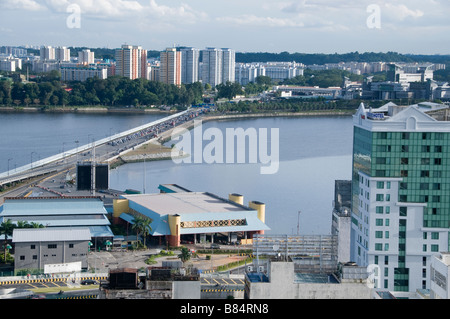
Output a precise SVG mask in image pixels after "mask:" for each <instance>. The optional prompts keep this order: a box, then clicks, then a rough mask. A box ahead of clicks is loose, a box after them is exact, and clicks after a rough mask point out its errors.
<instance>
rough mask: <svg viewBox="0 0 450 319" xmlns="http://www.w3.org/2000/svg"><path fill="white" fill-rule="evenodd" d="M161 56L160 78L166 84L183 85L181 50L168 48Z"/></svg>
mask: <svg viewBox="0 0 450 319" xmlns="http://www.w3.org/2000/svg"><path fill="white" fill-rule="evenodd" d="M160 57H161V64H160V67H159V80H160V81H161V82H163V83H165V84H173V85H177V86H179V85H181V52H180V51H177V49H176V48H167V49H166V51H163V52H161V55H160Z"/></svg>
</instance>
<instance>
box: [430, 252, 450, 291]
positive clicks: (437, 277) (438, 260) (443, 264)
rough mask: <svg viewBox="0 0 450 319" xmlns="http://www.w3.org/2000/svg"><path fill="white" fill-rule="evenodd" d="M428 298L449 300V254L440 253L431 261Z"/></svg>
mask: <svg viewBox="0 0 450 319" xmlns="http://www.w3.org/2000/svg"><path fill="white" fill-rule="evenodd" d="M430 275H431V285H430V298H432V299H450V286H449V284H448V283H449V278H450V253H449V252H442V253H440V254H439V255H435V256H433V258H432V259H431V269H430Z"/></svg>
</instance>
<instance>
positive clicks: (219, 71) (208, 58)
mask: <svg viewBox="0 0 450 319" xmlns="http://www.w3.org/2000/svg"><path fill="white" fill-rule="evenodd" d="M227 81H230V82H234V81H235V51H234V50H231V49H218V48H206V49H205V50H202V82H203V83H204V84H205V83H209V84H210V85H211V86H212V87H214V86H216V85H218V84H220V83H225V82H227Z"/></svg>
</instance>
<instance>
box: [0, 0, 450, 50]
mask: <svg viewBox="0 0 450 319" xmlns="http://www.w3.org/2000/svg"><path fill="white" fill-rule="evenodd" d="M448 5H449V4H448V3H447V2H445V1H441V0H427V1H417V0H414V1H405V0H402V1H396V2H395V3H391V2H387V3H383V2H381V3H380V2H378V3H374V2H373V1H369V0H364V1H360V2H358V4H354V3H352V2H350V1H348V0H347V1H339V3H336V2H331V1H328V0H321V1H314V2H311V1H308V0H304V1H300V2H293V1H283V2H280V1H276V2H269V1H263V2H261V1H258V2H256V1H245V2H239V3H238V2H236V3H231V4H230V2H226V3H225V2H221V1H215V2H214V3H208V2H205V1H200V0H196V1H191V2H190V3H189V4H184V3H181V2H180V1H178V0H176V1H175V0H174V1H172V2H171V3H170V4H165V3H164V4H163V3H161V2H160V1H158V0H148V1H146V0H135V1H125V0H105V1H102V2H101V3H96V5H95V6H94V5H92V4H88V3H87V2H84V1H78V0H74V1H70V2H69V1H67V0H60V1H43V2H38V1H35V0H6V1H2V3H1V4H0V8H1V13H0V15H1V19H0V21H1V22H0V30H1V31H2V33H3V39H4V45H24V44H30V45H40V44H41V43H45V44H46V45H52V46H58V45H68V44H69V43H66V42H68V41H70V44H73V45H75V46H87V47H92V46H95V47H107V48H115V47H120V45H122V44H123V43H125V42H126V43H140V44H141V45H142V46H143V47H146V48H154V49H156V50H161V51H162V50H164V49H165V48H166V47H170V46H172V45H173V44H176V45H180V46H184V45H189V46H193V47H208V46H215V47H232V48H234V49H235V50H236V51H239V52H240V51H242V52H254V51H259V52H261V51H264V52H280V51H285V50H286V51H289V52H306V53H317V52H323V53H335V52H337V53H342V52H351V51H361V52H364V51H372V52H380V51H396V52H400V53H412V54H418V53H420V54H449V53H450V47H449V44H448V43H446V42H445V41H442V40H441V39H443V38H445V34H447V33H448V29H449V23H448V21H447V20H446V17H445V12H448V10H446V7H448ZM430 35H431V36H430ZM417 39H420V45H418V42H417ZM36 41H39V43H35V42H36Z"/></svg>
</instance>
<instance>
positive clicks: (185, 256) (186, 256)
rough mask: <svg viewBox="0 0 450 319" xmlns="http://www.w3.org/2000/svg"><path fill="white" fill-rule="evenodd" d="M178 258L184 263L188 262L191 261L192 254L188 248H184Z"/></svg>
mask: <svg viewBox="0 0 450 319" xmlns="http://www.w3.org/2000/svg"><path fill="white" fill-rule="evenodd" d="M178 258H180V259H181V261H182V262H186V261H188V260H189V259H191V252H190V251H189V249H187V248H186V247H182V248H181V253H180V254H179V255H178Z"/></svg>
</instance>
